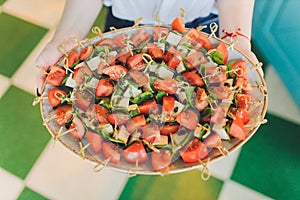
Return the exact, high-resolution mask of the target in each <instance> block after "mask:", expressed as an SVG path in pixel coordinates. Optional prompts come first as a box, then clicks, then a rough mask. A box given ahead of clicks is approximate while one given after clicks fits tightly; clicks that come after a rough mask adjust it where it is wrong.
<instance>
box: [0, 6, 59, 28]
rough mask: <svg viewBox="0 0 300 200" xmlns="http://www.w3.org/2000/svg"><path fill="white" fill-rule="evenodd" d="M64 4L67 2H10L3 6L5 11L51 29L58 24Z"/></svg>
mask: <svg viewBox="0 0 300 200" xmlns="http://www.w3.org/2000/svg"><path fill="white" fill-rule="evenodd" d="M64 3H65V0H47V1H40V0H26V1H24V0H8V1H6V2H5V3H4V4H3V11H4V12H7V13H9V14H11V15H14V16H17V17H20V18H22V19H24V20H27V21H30V22H32V23H34V24H37V25H40V26H43V27H46V28H50V27H53V26H55V25H56V24H57V23H58V21H59V19H60V17H61V14H62V11H63V7H64Z"/></svg>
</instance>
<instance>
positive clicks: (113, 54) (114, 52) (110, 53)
mask: <svg viewBox="0 0 300 200" xmlns="http://www.w3.org/2000/svg"><path fill="white" fill-rule="evenodd" d="M108 55H109V56H115V57H116V56H117V55H118V52H117V51H111V52H109V53H108Z"/></svg>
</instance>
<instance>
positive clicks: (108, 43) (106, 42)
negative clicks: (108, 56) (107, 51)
mask: <svg viewBox="0 0 300 200" xmlns="http://www.w3.org/2000/svg"><path fill="white" fill-rule="evenodd" d="M114 45H115V43H114V41H113V39H109V38H105V39H102V40H100V41H99V42H98V43H97V44H96V46H109V47H113V46H114Z"/></svg>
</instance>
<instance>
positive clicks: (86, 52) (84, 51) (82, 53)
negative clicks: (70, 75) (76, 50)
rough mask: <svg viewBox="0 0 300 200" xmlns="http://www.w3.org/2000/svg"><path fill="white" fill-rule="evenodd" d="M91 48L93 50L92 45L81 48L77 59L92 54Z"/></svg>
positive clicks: (84, 58) (83, 58) (85, 57)
mask: <svg viewBox="0 0 300 200" xmlns="http://www.w3.org/2000/svg"><path fill="white" fill-rule="evenodd" d="M93 50H94V47H93V46H92V45H90V46H88V47H86V48H83V49H81V51H80V57H79V59H80V60H86V59H87V58H88V57H90V55H92V53H93Z"/></svg>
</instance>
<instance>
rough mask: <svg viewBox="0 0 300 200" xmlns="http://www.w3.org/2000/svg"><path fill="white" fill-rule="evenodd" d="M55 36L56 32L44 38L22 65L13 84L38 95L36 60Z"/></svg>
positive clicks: (50, 32)
mask: <svg viewBox="0 0 300 200" xmlns="http://www.w3.org/2000/svg"><path fill="white" fill-rule="evenodd" d="M53 34H54V31H49V32H48V33H47V34H46V35H45V36H44V38H43V39H42V40H41V41H40V42H39V44H38V45H37V46H36V47H35V49H34V50H33V51H32V52H31V53H30V55H29V56H28V57H27V58H26V60H25V61H24V62H23V63H22V65H21V66H20V68H19V69H18V70H17V71H16V73H15V74H14V75H13V77H12V83H13V84H14V85H16V86H18V87H19V88H21V89H23V90H25V91H27V92H29V93H32V94H35V93H36V88H37V85H36V75H35V74H36V72H35V60H36V59H37V57H38V55H39V54H40V52H41V51H42V49H43V48H44V46H45V45H46V44H47V43H48V42H49V41H50V39H51V38H52V36H53Z"/></svg>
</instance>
